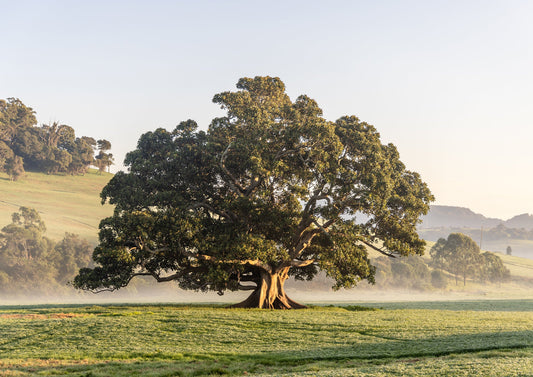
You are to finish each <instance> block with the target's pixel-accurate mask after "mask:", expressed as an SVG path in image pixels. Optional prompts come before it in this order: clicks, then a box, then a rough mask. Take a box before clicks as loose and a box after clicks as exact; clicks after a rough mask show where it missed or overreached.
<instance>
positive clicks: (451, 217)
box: [419, 205, 533, 229]
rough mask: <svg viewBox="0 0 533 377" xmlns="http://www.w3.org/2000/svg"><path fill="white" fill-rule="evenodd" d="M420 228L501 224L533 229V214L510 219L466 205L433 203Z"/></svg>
mask: <svg viewBox="0 0 533 377" xmlns="http://www.w3.org/2000/svg"><path fill="white" fill-rule="evenodd" d="M421 219H422V224H420V226H419V228H420V229H427V228H439V227H445V228H476V229H480V228H481V227H483V228H485V229H487V228H494V227H496V226H498V225H500V224H502V225H503V226H505V227H507V228H517V229H519V228H524V229H533V215H530V214H527V213H523V214H521V215H517V216H514V217H512V218H510V219H508V220H503V219H497V218H493V217H485V216H484V215H481V214H479V213H475V212H473V211H472V210H470V209H468V208H464V207H455V206H438V205H433V206H431V209H430V211H429V213H428V214H427V215H426V216H422V218H421Z"/></svg>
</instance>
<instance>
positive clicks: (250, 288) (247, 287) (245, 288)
mask: <svg viewBox="0 0 533 377" xmlns="http://www.w3.org/2000/svg"><path fill="white" fill-rule="evenodd" d="M237 288H238V289H239V291H255V290H256V289H257V286H255V287H254V286H253V285H242V284H239V285H238V286H237Z"/></svg>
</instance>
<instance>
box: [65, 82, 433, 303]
mask: <svg viewBox="0 0 533 377" xmlns="http://www.w3.org/2000/svg"><path fill="white" fill-rule="evenodd" d="M237 88H238V90H237V91H234V92H223V93H220V94H217V95H215V96H214V99H213V101H214V102H215V103H216V104H218V105H220V106H221V108H222V109H224V110H225V111H226V115H225V116H223V117H220V118H216V119H214V120H213V121H212V122H211V124H210V126H209V128H208V129H207V131H202V130H199V129H198V127H197V124H196V123H195V122H194V121H191V120H188V121H185V122H182V123H180V124H179V125H178V126H177V127H176V128H175V129H174V130H173V131H167V130H164V129H157V130H155V131H153V132H148V133H146V134H144V135H142V136H141V138H140V139H139V142H138V144H137V148H136V149H135V150H134V151H132V152H130V153H128V154H127V156H126V159H125V166H127V167H128V171H127V172H119V173H117V174H116V175H115V176H114V177H113V178H112V179H111V181H110V182H109V184H108V185H107V186H106V187H105V188H104V189H103V191H102V193H101V197H102V202H106V201H108V202H109V203H111V204H113V205H115V206H116V207H115V212H114V215H113V216H112V217H109V218H106V219H104V220H102V222H101V224H100V243H99V245H98V246H97V247H96V248H95V250H94V254H93V259H94V262H95V265H96V267H94V268H83V269H81V270H80V272H79V274H78V276H77V277H76V278H75V280H74V285H75V286H76V287H78V288H82V289H87V290H93V291H101V290H115V289H119V288H121V287H124V286H126V285H127V284H128V283H129V282H130V281H131V279H132V278H134V277H135V276H143V275H148V276H152V277H154V278H155V279H156V280H157V281H158V282H166V281H177V282H178V283H179V286H180V287H182V288H184V289H193V290H200V291H207V290H214V291H217V292H219V293H223V292H224V291H226V290H231V291H235V290H249V291H251V294H250V296H249V297H248V298H247V299H246V300H245V301H243V302H241V303H240V304H236V305H235V306H237V307H259V308H300V307H303V306H302V305H300V304H298V303H296V302H294V301H293V300H291V299H290V298H289V297H288V296H287V295H286V293H285V290H284V283H285V281H286V280H287V279H288V277H289V276H291V275H292V276H294V277H296V278H297V279H308V280H310V279H312V278H313V277H314V276H315V275H316V274H317V273H318V272H319V271H320V270H322V271H325V273H326V274H327V275H328V276H330V277H331V278H333V279H334V281H335V285H334V288H341V287H353V286H355V285H356V284H357V283H358V282H359V281H360V280H362V279H368V280H369V281H373V278H374V270H375V269H374V268H373V266H372V265H371V263H370V260H369V256H368V249H369V248H370V249H374V250H377V251H379V252H381V253H383V254H386V255H409V254H422V253H423V251H424V245H425V242H424V241H423V240H421V239H420V238H419V236H418V234H417V232H416V225H417V223H418V222H419V217H420V215H422V214H425V213H427V211H428V207H429V203H430V201H432V200H433V197H432V195H431V192H430V190H429V189H428V187H427V185H426V184H425V183H424V182H423V181H422V180H421V178H420V176H419V174H417V173H415V172H412V171H409V170H407V169H406V168H405V166H404V164H403V163H402V162H401V161H400V159H399V154H398V151H397V150H396V148H395V147H394V146H393V145H392V144H387V145H385V144H382V143H381V141H380V135H379V133H378V132H377V131H376V129H375V128H374V127H373V126H371V125H370V124H367V123H365V122H362V121H360V120H359V119H358V118H356V117H355V116H344V117H342V118H340V119H338V120H337V121H335V122H332V121H328V120H326V119H324V118H323V117H322V110H321V109H320V108H319V107H318V105H317V103H316V102H315V101H314V100H312V99H311V98H309V97H307V96H305V95H302V96H299V97H298V98H297V99H296V100H295V101H291V99H290V98H289V96H288V95H287V94H286V93H285V86H284V84H283V83H282V81H281V80H280V79H278V78H272V77H255V78H243V79H240V80H239V82H238V83H237Z"/></svg>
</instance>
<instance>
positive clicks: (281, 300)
mask: <svg viewBox="0 0 533 377" xmlns="http://www.w3.org/2000/svg"><path fill="white" fill-rule="evenodd" d="M288 272H289V269H288V268H286V269H283V270H281V271H278V272H272V273H271V272H268V271H264V270H262V271H261V275H260V281H259V282H258V284H257V288H256V289H255V290H254V291H253V292H252V294H251V295H250V296H249V297H248V298H247V299H246V300H244V301H242V302H240V303H238V304H235V305H232V306H231V307H232V308H259V309H304V308H306V306H305V305H302V304H299V303H297V302H295V301H293V300H291V299H290V298H289V297H288V296H287V294H286V293H285V289H284V284H285V281H286V280H287V278H288Z"/></svg>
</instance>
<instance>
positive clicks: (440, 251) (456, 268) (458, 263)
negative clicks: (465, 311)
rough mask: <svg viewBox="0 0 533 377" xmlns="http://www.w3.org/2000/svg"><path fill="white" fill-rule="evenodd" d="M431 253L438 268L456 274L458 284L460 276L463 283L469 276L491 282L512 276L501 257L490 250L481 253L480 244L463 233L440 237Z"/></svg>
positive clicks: (464, 283)
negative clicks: (446, 237)
mask: <svg viewBox="0 0 533 377" xmlns="http://www.w3.org/2000/svg"><path fill="white" fill-rule="evenodd" d="M430 255H431V258H432V261H433V264H434V266H435V267H436V268H440V269H443V270H446V271H448V272H450V273H452V274H454V275H455V282H456V284H457V278H458V277H459V276H460V277H462V278H463V285H466V278H467V277H470V278H472V279H474V278H478V279H479V280H481V281H491V282H502V281H505V280H508V279H509V277H510V273H509V270H508V269H507V268H506V267H505V266H504V265H503V262H502V261H501V259H500V257H498V256H497V255H496V254H494V253H490V252H485V253H483V254H481V252H480V249H479V246H478V245H477V244H476V243H475V242H474V241H473V240H472V239H471V238H470V237H468V236H466V235H464V234H461V233H452V234H450V235H449V236H448V239H444V238H440V239H439V240H438V241H437V242H436V243H435V245H433V247H432V248H431V251H430Z"/></svg>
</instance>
